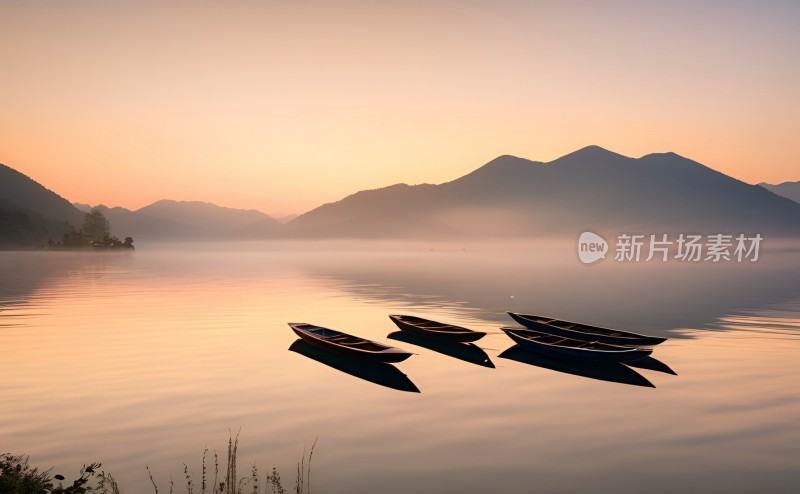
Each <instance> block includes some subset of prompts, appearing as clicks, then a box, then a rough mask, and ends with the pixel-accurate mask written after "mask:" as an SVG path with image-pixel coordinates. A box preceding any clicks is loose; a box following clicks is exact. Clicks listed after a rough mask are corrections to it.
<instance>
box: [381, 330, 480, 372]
mask: <svg viewBox="0 0 800 494" xmlns="http://www.w3.org/2000/svg"><path fill="white" fill-rule="evenodd" d="M387 338H389V339H392V340H397V341H402V342H404V343H409V344H411V345H416V346H421V347H422V348H427V349H428V350H433V351H434V352H437V353H441V354H442V355H447V356H448V357H453V358H456V359H458V360H463V361H464V362H469V363H471V364H475V365H480V366H482V367H490V368H492V369H494V363H492V361H491V359H489V356H488V355H486V352H484V351H483V349H482V348H480V347H479V346H477V345H475V344H474V343H452V342H448V341H437V340H432V339H430V338H425V337H424V336H419V335H415V334H411V333H405V332H403V331H395V332H394V333H390V334H389V335H388V336H387Z"/></svg>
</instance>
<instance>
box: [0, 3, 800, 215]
mask: <svg viewBox="0 0 800 494" xmlns="http://www.w3.org/2000/svg"><path fill="white" fill-rule="evenodd" d="M163 3H166V2H163ZM333 3H336V4H337V5H336V6H333V5H332V4H333ZM567 3H569V5H566V4H567ZM799 25H800V5H798V4H797V3H796V2H794V3H793V2H789V1H787V2H749V3H744V2H724V1H720V2H708V1H706V2H694V1H692V2H680V1H674V2H640V1H630V2H589V1H586V2H535V1H508V2H501V1H494V2H489V1H416V0H412V1H406V2H388V1H387V2H379V1H371V2H357V1H350V2H306V1H291V2H266V1H229V2H197V1H194V2H170V5H169V6H164V5H162V2H148V1H136V2H123V1H117V2H107V1H101V0H92V1H88V0H73V1H70V2H56V1H47V2H46V1H36V2H30V1H22V0H20V1H3V0H0V62H2V65H0V66H1V67H2V75H0V162H1V163H5V164H7V165H9V166H11V167H13V168H16V169H18V170H20V171H22V172H23V173H26V174H27V175H29V176H31V177H32V178H34V179H35V180H37V181H39V182H41V183H42V184H44V185H45V186H47V187H49V188H51V189H53V190H55V191H57V192H58V193H60V194H61V195H63V196H65V197H67V198H68V199H70V200H72V201H78V202H88V203H91V204H98V203H105V204H107V205H121V206H124V207H128V208H132V209H135V208H139V207H141V206H144V205H146V204H149V203H151V202H153V201H155V200H158V199H162V198H170V199H178V200H205V201H210V202H214V203H217V204H220V205H225V206H231V207H240V208H254V209H259V210H262V211H265V212H267V213H271V214H282V213H291V212H303V211H305V210H308V209H310V208H313V207H315V206H318V205H320V204H322V203H325V202H330V201H334V200H337V199H340V198H341V197H343V196H345V195H347V194H350V193H352V192H355V191H357V190H361V189H368V188H376V187H381V186H385V185H390V184H392V183H397V182H406V183H421V182H431V183H439V182H443V181H448V180H451V179H454V178H457V177H459V176H461V175H464V174H466V173H468V172H469V171H471V170H473V169H474V168H477V167H478V166H480V165H481V164H483V163H485V162H486V161H488V160H490V159H492V158H494V157H496V156H497V155H500V154H514V155H517V156H522V157H526V158H530V159H537V160H543V161H548V160H551V159H554V158H556V157H558V156H561V155H563V154H566V153H568V152H571V151H573V150H575V149H578V148H581V147H583V146H586V145H589V144H597V145H600V146H603V147H606V148H608V149H611V150H613V151H617V152H619V153H622V154H626V155H629V156H635V157H638V156H641V155H643V154H647V153H650V152H663V151H675V152H677V153H679V154H682V155H684V156H686V157H689V158H692V159H695V160H697V161H700V162H702V163H704V164H706V165H708V166H711V167H712V168H715V169H718V170H720V171H722V172H724V173H727V174H729V175H732V176H734V177H736V178H739V179H742V180H744V181H747V182H751V183H756V182H760V181H767V182H772V183H777V182H783V181H787V180H800V167H798V163H800V146H798V145H797V136H798V134H799V133H800V124H799V123H798V115H800V95H798V88H800V64H798V63H797V60H796V57H797V54H798V53H800V34H798V33H800V32H799V31H798V30H797V26H799Z"/></svg>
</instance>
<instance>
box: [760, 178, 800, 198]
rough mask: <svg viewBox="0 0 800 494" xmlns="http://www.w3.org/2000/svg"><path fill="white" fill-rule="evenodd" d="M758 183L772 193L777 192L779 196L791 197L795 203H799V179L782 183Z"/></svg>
mask: <svg viewBox="0 0 800 494" xmlns="http://www.w3.org/2000/svg"><path fill="white" fill-rule="evenodd" d="M758 185H759V186H761V187H764V188H765V189H767V190H768V191H770V192H772V193H773V194H778V195H779V196H783V197H785V198H787V199H791V200H792V201H794V202H796V203H800V181H798V182H783V183H782V184H777V185H773V184H768V183H764V182H762V183H760V184H758Z"/></svg>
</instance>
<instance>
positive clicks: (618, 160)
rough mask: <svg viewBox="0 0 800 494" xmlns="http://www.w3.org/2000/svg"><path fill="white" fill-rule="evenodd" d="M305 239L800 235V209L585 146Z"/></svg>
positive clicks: (410, 194) (355, 213)
mask: <svg viewBox="0 0 800 494" xmlns="http://www.w3.org/2000/svg"><path fill="white" fill-rule="evenodd" d="M287 227H288V231H289V232H290V234H292V235H295V236H299V237H305V236H313V237H362V238H363V237H384V238H412V239H419V238H433V237H463V236H465V235H469V236H498V235H499V236H525V235H540V236H541V235H555V234H576V233H577V232H580V231H581V230H583V229H586V228H591V229H593V230H598V231H615V232H618V231H620V230H629V231H645V232H653V233H662V232H677V231H681V232H684V231H685V232H691V231H700V232H718V231H731V232H733V233H738V232H750V233H754V232H759V233H772V234H778V233H780V234H786V235H795V234H800V204H796V203H794V202H791V201H789V200H787V199H785V198H782V197H778V196H776V195H775V194H771V193H769V192H768V191H766V190H764V189H763V188H761V187H758V186H754V185H749V184H746V183H744V182H741V181H739V180H736V179H734V178H731V177H729V176H727V175H724V174H722V173H719V172H717V171H714V170H712V169H710V168H707V167H705V166H703V165H701V164H700V163H697V162H695V161H691V160H689V159H686V158H683V157H681V156H678V155H677V154H674V153H664V154H649V155H647V156H644V157H642V158H639V159H633V158H628V157H625V156H622V155H619V154H616V153H612V152H610V151H607V150H605V149H602V148H599V147H597V146H590V147H587V148H584V149H581V150H579V151H576V152H574V153H571V154H568V155H566V156H563V157H561V158H559V159H557V160H555V161H552V162H549V163H540V162H534V161H528V160H525V159H521V158H516V157H513V156H501V157H499V158H497V159H494V160H492V161H491V162H489V163H487V164H486V165H484V166H483V167H481V168H479V169H477V170H475V171H474V172H472V173H470V174H468V175H466V176H464V177H461V178H459V179H457V180H454V181H452V182H448V183H444V184H441V185H429V184H424V185H416V186H409V185H405V184H398V185H392V186H390V187H385V188H382V189H376V190H369V191H362V192H358V193H356V194H353V195H351V196H348V197H346V198H345V199H342V200H341V201H338V202H335V203H331V204H325V205H323V206H320V207H318V208H316V209H314V210H313V211H310V212H308V213H306V214H303V215H301V216H299V217H298V218H296V219H295V220H293V221H291V222H289V224H288V225H287Z"/></svg>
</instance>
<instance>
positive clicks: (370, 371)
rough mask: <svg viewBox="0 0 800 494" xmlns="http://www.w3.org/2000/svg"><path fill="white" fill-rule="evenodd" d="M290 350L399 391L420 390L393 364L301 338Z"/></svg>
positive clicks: (413, 391) (417, 391) (414, 391)
mask: <svg viewBox="0 0 800 494" xmlns="http://www.w3.org/2000/svg"><path fill="white" fill-rule="evenodd" d="M289 351H292V352H295V353H299V354H300V355H303V356H305V357H308V358H310V359H311V360H316V361H317V362H320V363H322V364H325V365H327V366H328V367H332V368H334V369H336V370H338V371H341V372H344V373H345V374H350V375H351V376H355V377H357V378H359V379H363V380H365V381H369V382H371V383H375V384H380V385H381V386H385V387H387V388H391V389H396V390H399V391H408V392H411V393H419V392H420V390H419V388H417V386H416V385H415V384H414V383H413V382H411V379H409V378H408V376H406V375H405V374H403V373H402V372H401V371H400V369H398V368H397V367H395V366H394V365H392V364H384V363H380V362H373V361H369V360H364V359H358V358H353V357H347V356H345V355H339V354H336V353H332V352H327V351H325V350H322V349H319V348H316V347H314V346H311V345H309V344H308V343H306V342H305V341H303V340H300V339H298V340H295V342H294V343H292V345H291V346H290V347H289Z"/></svg>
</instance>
